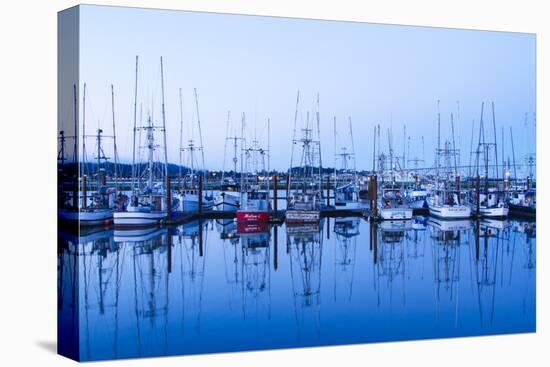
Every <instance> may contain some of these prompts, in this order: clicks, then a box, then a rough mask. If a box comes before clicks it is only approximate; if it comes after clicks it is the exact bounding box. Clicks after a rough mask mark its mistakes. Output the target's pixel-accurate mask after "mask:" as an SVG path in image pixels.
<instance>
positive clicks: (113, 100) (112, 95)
mask: <svg viewBox="0 0 550 367" xmlns="http://www.w3.org/2000/svg"><path fill="white" fill-rule="evenodd" d="M111 111H112V114H113V150H114V152H113V155H114V158H115V169H114V176H115V177H114V178H115V191H116V192H117V193H118V150H117V146H116V129H115V88H114V86H113V85H112V84H111Z"/></svg>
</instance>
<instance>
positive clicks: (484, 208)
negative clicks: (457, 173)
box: [471, 103, 509, 218]
mask: <svg viewBox="0 0 550 367" xmlns="http://www.w3.org/2000/svg"><path fill="white" fill-rule="evenodd" d="M483 106H484V104H483V103H482V105H481V120H480V123H479V141H478V148H477V150H476V166H475V169H476V174H477V176H478V177H479V175H480V155H481V154H483V160H482V161H483V168H484V171H483V177H484V187H483V189H482V190H481V191H479V187H478V191H477V195H478V197H476V198H473V200H471V202H472V210H474V209H475V210H476V211H477V214H478V215H479V216H481V217H486V218H505V217H507V216H508V212H509V208H508V203H506V199H505V192H504V191H499V189H498V183H499V169H498V154H497V152H498V150H497V138H496V135H495V136H494V142H486V140H485V135H486V134H485V128H484V124H483ZM492 110H493V130H494V131H496V127H495V108H494V104H492ZM493 154H494V156H493ZM493 157H494V158H493ZM492 159H494V160H493V161H491V160H492ZM491 166H493V167H492V170H493V177H494V178H496V180H491V179H490V177H489V176H490V175H491ZM503 178H504V177H503ZM490 185H496V187H490ZM503 185H504V183H503Z"/></svg>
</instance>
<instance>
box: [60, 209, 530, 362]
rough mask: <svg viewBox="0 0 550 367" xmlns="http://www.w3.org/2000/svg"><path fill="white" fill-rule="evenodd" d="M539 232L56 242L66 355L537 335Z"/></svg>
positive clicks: (181, 233)
mask: <svg viewBox="0 0 550 367" xmlns="http://www.w3.org/2000/svg"><path fill="white" fill-rule="evenodd" d="M535 227H536V225H535V223H534V222H517V221H514V220H508V221H497V220H481V221H467V220H465V221H452V222H446V221H443V220H434V219H431V218H423V217H414V218H413V219H412V220H409V221H396V222H390V221H385V222H383V223H369V222H367V221H365V220H363V219H360V218H334V219H323V220H321V221H320V223H319V224H315V225H307V226H296V225H294V226H291V227H286V226H284V225H283V226H279V227H277V226H271V225H267V224H262V225H256V224H252V226H244V227H243V226H239V225H238V224H237V223H235V222H233V221H231V220H216V221H214V220H203V221H194V222H190V223H187V224H184V225H181V226H178V227H174V228H169V229H148V230H144V231H134V230H132V231H118V230H116V231H112V230H100V231H95V232H89V231H88V232H81V233H80V235H72V234H68V233H61V234H60V237H59V240H58V289H59V300H58V312H59V317H58V319H59V320H63V322H60V325H61V326H62V328H60V329H59V331H58V332H59V335H60V339H59V340H60V344H59V348H60V350H64V351H69V352H71V353H72V354H73V355H74V356H76V357H78V358H80V359H81V360H91V359H112V358H130V357H145V356H162V355H169V354H195V353H211V352H222V351H241V350H251V349H272V348H288V347H297V346H317V345H331V344H347V343H364V342H375V341H390V340H409V339H419V338H439V337H456V336H466V335H487V334H497V333H518V332H533V331H534V330H535V288H536V287H535V286H536V284H535V272H536V230H535ZM71 343H73V344H71Z"/></svg>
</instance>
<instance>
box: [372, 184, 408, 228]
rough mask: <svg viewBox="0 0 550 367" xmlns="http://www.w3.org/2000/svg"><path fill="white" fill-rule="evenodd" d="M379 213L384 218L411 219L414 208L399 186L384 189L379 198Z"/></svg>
mask: <svg viewBox="0 0 550 367" xmlns="http://www.w3.org/2000/svg"><path fill="white" fill-rule="evenodd" d="M379 214H380V218H381V219H382V220H390V221H393V220H409V219H412V216H413V210H412V209H411V208H410V207H409V206H408V204H407V202H406V201H405V198H404V197H403V194H402V192H401V190H400V189H399V188H395V187H389V188H383V189H382V195H380V200H379Z"/></svg>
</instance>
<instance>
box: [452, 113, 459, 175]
mask: <svg viewBox="0 0 550 367" xmlns="http://www.w3.org/2000/svg"><path fill="white" fill-rule="evenodd" d="M451 134H452V137H453V158H454V163H455V180H456V179H457V176H458V169H457V166H456V153H457V152H456V146H455V124H454V120H453V114H452V112H451Z"/></svg>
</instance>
